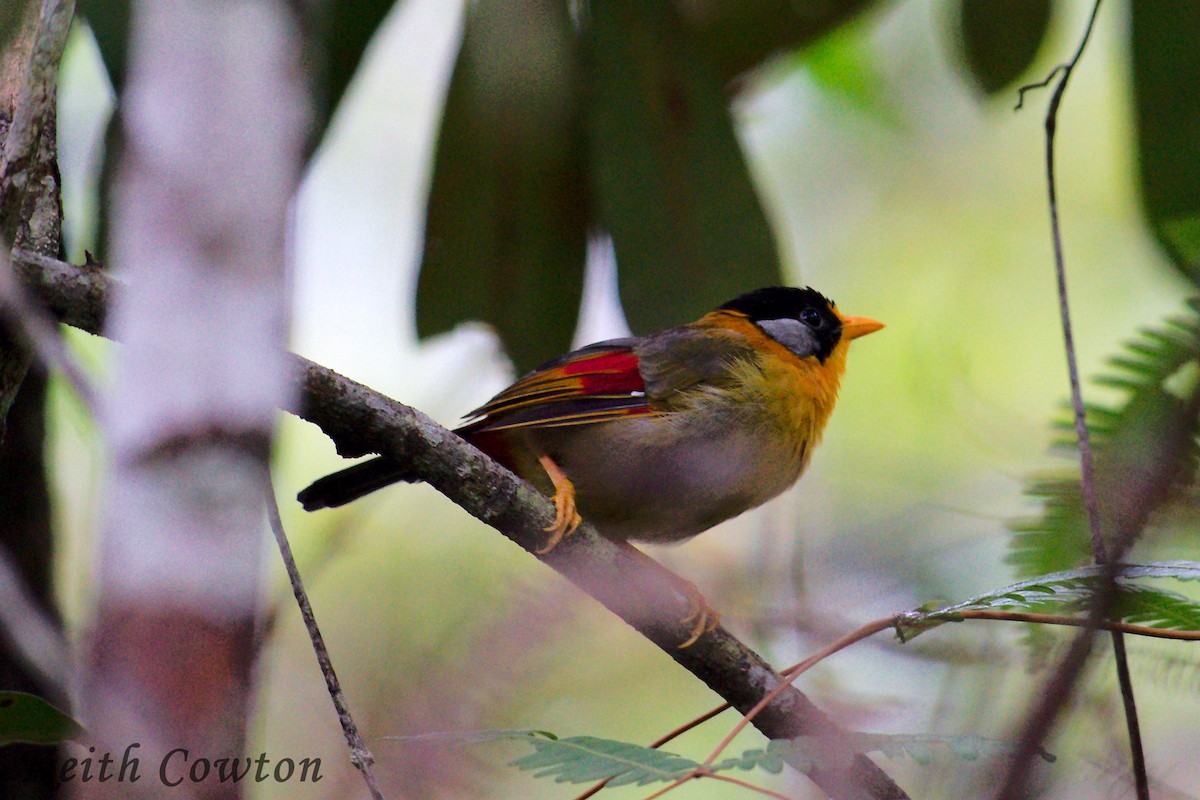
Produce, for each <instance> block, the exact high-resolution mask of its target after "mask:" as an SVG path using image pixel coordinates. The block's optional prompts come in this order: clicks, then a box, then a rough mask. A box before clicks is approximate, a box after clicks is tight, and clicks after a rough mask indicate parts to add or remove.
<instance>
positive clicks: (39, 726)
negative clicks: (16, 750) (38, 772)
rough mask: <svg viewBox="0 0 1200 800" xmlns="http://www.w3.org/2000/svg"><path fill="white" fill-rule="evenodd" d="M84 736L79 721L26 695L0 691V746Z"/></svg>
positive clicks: (53, 742)
mask: <svg viewBox="0 0 1200 800" xmlns="http://www.w3.org/2000/svg"><path fill="white" fill-rule="evenodd" d="M82 733H83V728H82V726H80V724H79V723H78V722H76V721H75V720H73V719H71V718H70V717H69V716H67V715H66V714H64V713H63V712H61V711H59V710H58V709H57V708H55V707H54V706H52V705H50V704H49V703H47V702H46V701H45V700H43V699H42V698H40V697H38V696H36V695H32V694H26V693H25V692H0V747H3V746H4V745H6V744H15V743H18V742H20V743H25V744H58V743H59V742H65V741H68V740H70V739H74V738H76V737H78V736H79V735H80V734H82Z"/></svg>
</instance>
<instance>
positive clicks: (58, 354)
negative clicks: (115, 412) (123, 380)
mask: <svg viewBox="0 0 1200 800" xmlns="http://www.w3.org/2000/svg"><path fill="white" fill-rule="evenodd" d="M0 307H2V308H6V309H7V310H8V312H9V313H8V315H7V316H8V318H9V321H10V322H13V323H15V324H16V325H17V326H18V327H19V328H20V330H21V332H22V333H24V334H25V338H26V339H27V340H28V341H29V342H30V343H31V344H32V345H33V347H34V350H35V351H36V352H37V354H38V357H39V358H41V359H42V362H43V363H44V364H46V365H47V366H49V367H53V368H54V369H57V370H59V371H60V372H61V373H62V374H63V375H64V376H66V378H67V381H68V382H69V383H70V384H71V387H72V388H74V389H75V392H76V394H78V395H79V397H80V399H81V400H82V401H83V403H84V405H85V406H87V409H88V411H90V412H91V413H92V415H93V416H95V415H96V412H97V410H98V409H99V408H100V406H99V402H98V400H97V397H98V394H97V392H96V388H95V384H94V382H93V381H92V379H91V378H90V377H88V375H87V373H86V372H84V371H83V369H82V368H81V367H80V366H79V363H78V362H77V361H76V360H75V358H74V356H72V355H71V351H70V350H68V349H67V346H66V344H65V343H64V342H63V339H62V336H60V335H59V331H58V324H57V323H56V322H55V321H54V319H53V318H52V317H51V316H50V314H49V313H47V312H46V311H45V310H44V309H43V308H42V307H41V306H39V305H38V304H37V303H36V302H34V301H33V299H32V298H30V296H29V292H28V290H26V288H25V287H24V286H23V285H22V284H21V282H20V281H19V280H17V278H16V274H15V273H14V272H13V264H12V261H11V259H10V257H9V251H8V250H7V249H4V248H0Z"/></svg>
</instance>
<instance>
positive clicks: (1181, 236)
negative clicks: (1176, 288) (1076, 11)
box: [1129, 0, 1200, 283]
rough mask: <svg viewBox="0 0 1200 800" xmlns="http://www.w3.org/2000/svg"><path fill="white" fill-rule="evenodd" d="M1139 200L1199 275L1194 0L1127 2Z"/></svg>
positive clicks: (1180, 259)
mask: <svg viewBox="0 0 1200 800" xmlns="http://www.w3.org/2000/svg"><path fill="white" fill-rule="evenodd" d="M1130 16H1131V24H1130V29H1129V30H1130V36H1131V37H1132V47H1131V49H1132V61H1133V100H1134V110H1135V112H1136V119H1137V137H1138V141H1137V148H1138V166H1139V173H1140V176H1141V189H1142V205H1143V210H1144V213H1145V215H1146V221H1147V222H1148V223H1149V224H1150V229H1151V230H1152V231H1153V232H1154V234H1155V235H1156V236H1157V237H1158V239H1159V242H1160V244H1161V245H1162V247H1163V249H1164V250H1165V251H1166V252H1167V255H1169V256H1170V257H1171V259H1172V261H1173V262H1174V264H1175V266H1176V267H1178V268H1179V270H1180V271H1181V272H1183V274H1184V275H1185V276H1187V277H1188V278H1189V279H1190V280H1191V281H1192V282H1193V283H1200V191H1197V187H1198V186H1200V151H1198V150H1197V148H1196V142H1198V141H1200V47H1197V46H1196V42H1197V41H1200V3H1179V2H1173V0H1137V2H1135V3H1130Z"/></svg>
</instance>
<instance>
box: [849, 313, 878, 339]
mask: <svg viewBox="0 0 1200 800" xmlns="http://www.w3.org/2000/svg"><path fill="white" fill-rule="evenodd" d="M881 328H883V323H882V322H877V321H876V320H873V319H871V318H870V317H843V318H842V338H843V339H857V338H858V337H860V336H866V335H867V334H868V333H874V332H875V331H877V330H880V329H881Z"/></svg>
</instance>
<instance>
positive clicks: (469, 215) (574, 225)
mask: <svg viewBox="0 0 1200 800" xmlns="http://www.w3.org/2000/svg"><path fill="white" fill-rule="evenodd" d="M579 88H580V87H579V52H578V41H577V37H576V34H575V31H574V29H573V27H572V24H571V19H570V17H569V15H568V9H567V5H566V2H565V0H514V1H513V2H504V0H479V2H475V3H472V4H470V5H469V6H468V11H467V19H466V28H465V32H464V34H463V41H462V45H461V47H460V49H459V53H458V60H457V62H456V63H455V66H454V73H453V76H452V77H451V80H450V88H449V92H448V94H447V97H446V106H445V111H444V113H443V117H442V127H441V132H440V134H439V136H438V142H437V153H436V155H435V157H434V166H433V183H432V186H431V188H430V193H429V202H428V206H427V207H426V217H425V245H424V252H423V254H422V260H421V273H420V277H419V279H418V283H417V332H418V334H419V335H420V336H422V337H426V336H432V335H434V334H438V333H443V332H445V331H448V330H450V329H452V328H453V327H454V326H455V325H457V324H458V323H460V322H464V321H466V320H473V319H477V320H483V321H485V322H487V323H490V324H491V325H493V326H494V327H495V328H496V330H497V332H498V333H499V335H500V337H501V339H502V340H503V341H504V344H505V347H506V348H507V350H508V353H509V355H510V356H512V358H513V361H514V362H516V365H517V368H518V372H525V371H527V370H528V369H531V368H532V367H534V366H536V365H537V364H539V363H541V362H542V361H545V360H546V359H548V358H550V357H553V356H555V355H558V354H560V353H562V352H565V351H566V350H568V349H569V348H570V344H571V337H572V334H573V333H574V330H575V320H576V316H577V314H578V308H579V300H580V296H581V294H582V292H583V267H584V261H585V258H586V250H587V227H588V203H587V187H586V179H585V176H584V142H583V136H584V132H583V124H582V116H581V115H582V111H581V107H580V92H579Z"/></svg>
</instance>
